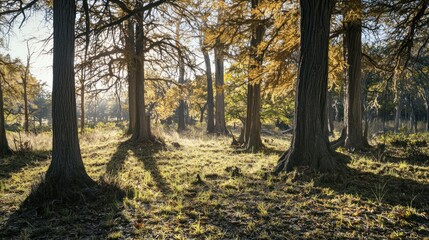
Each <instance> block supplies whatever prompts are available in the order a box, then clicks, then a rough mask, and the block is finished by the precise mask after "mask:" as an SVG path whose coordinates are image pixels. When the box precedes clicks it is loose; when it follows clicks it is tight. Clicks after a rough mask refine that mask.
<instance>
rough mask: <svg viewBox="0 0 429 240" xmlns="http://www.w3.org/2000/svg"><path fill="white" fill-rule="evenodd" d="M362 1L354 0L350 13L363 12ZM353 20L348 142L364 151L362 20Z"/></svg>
mask: <svg viewBox="0 0 429 240" xmlns="http://www.w3.org/2000/svg"><path fill="white" fill-rule="evenodd" d="M361 5H362V3H361V0H353V1H352V3H351V9H350V11H352V12H354V13H359V12H360V11H362V6H361ZM355 15H356V14H354V15H353V16H351V17H350V16H349V17H350V18H352V19H351V20H350V21H348V22H347V23H346V35H347V37H346V39H347V50H348V51H347V64H348V74H347V75H348V82H347V84H348V86H347V92H346V94H347V104H346V108H345V116H346V119H347V121H346V141H345V147H346V148H348V149H364V148H366V147H367V145H368V144H367V141H366V139H364V138H363V130H362V20H361V18H360V17H357V16H355Z"/></svg>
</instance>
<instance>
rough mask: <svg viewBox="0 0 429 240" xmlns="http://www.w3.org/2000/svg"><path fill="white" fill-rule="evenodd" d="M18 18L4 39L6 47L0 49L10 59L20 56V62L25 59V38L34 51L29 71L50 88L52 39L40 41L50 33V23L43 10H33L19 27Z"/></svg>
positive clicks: (26, 53) (26, 52)
mask: <svg viewBox="0 0 429 240" xmlns="http://www.w3.org/2000/svg"><path fill="white" fill-rule="evenodd" d="M20 23H21V21H20V20H19V21H18V22H16V24H15V25H14V27H13V29H12V32H11V33H10V35H9V36H8V38H7V39H6V41H7V47H6V49H0V52H1V53H3V54H9V55H10V56H11V58H12V59H14V58H20V59H21V61H22V62H25V61H26V59H27V55H28V51H27V40H28V41H29V46H30V51H32V52H34V54H33V55H32V58H31V60H30V72H31V74H32V75H33V76H35V77H36V78H37V79H38V80H40V81H41V82H43V83H46V85H47V88H48V89H52V54H50V53H49V51H50V49H51V48H52V41H50V42H48V44H46V45H45V44H44V42H42V40H43V39H46V38H47V37H49V36H50V35H51V31H52V27H51V23H47V22H46V20H45V19H44V12H33V13H32V15H31V16H30V17H29V18H28V19H27V21H26V23H24V24H23V25H22V26H21V28H20V27H19V25H20Z"/></svg>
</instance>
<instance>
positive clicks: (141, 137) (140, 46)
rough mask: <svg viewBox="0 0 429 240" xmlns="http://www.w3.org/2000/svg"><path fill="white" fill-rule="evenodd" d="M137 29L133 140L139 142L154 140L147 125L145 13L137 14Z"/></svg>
mask: <svg viewBox="0 0 429 240" xmlns="http://www.w3.org/2000/svg"><path fill="white" fill-rule="evenodd" d="M136 17H137V28H136V58H137V61H136V100H137V102H136V109H137V114H136V129H135V131H134V133H133V137H132V139H133V140H135V141H138V142H144V141H148V140H152V136H151V134H150V129H147V127H148V126H149V125H148V123H147V120H148V119H147V117H146V111H145V108H146V106H145V98H144V91H145V90H144V88H145V76H144V61H145V60H144V51H145V46H144V45H145V42H144V32H143V31H144V28H143V13H142V12H140V13H138V14H137V16H136Z"/></svg>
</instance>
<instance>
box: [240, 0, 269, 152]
mask: <svg viewBox="0 0 429 240" xmlns="http://www.w3.org/2000/svg"><path fill="white" fill-rule="evenodd" d="M260 2H262V1H260V0H252V4H251V7H252V19H253V20H255V21H256V23H255V24H254V26H253V28H252V35H251V40H250V66H249V76H248V81H249V82H248V91H247V117H246V128H245V132H244V140H245V145H246V149H248V150H250V151H252V152H257V151H259V150H260V149H261V148H262V147H263V144H262V140H261V77H260V76H261V72H262V64H263V54H262V53H260V52H258V47H259V46H260V44H261V43H262V40H263V37H264V33H265V26H264V22H263V21H262V20H259V19H257V17H256V16H257V14H256V11H257V8H258V5H259V4H260Z"/></svg>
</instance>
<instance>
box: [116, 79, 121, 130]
mask: <svg viewBox="0 0 429 240" xmlns="http://www.w3.org/2000/svg"><path fill="white" fill-rule="evenodd" d="M118 84H120V83H118ZM115 90H116V91H115V95H116V100H118V115H117V117H116V121H117V122H118V123H119V122H120V121H122V101H121V95H120V91H119V87H118V85H116V89H115Z"/></svg>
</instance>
